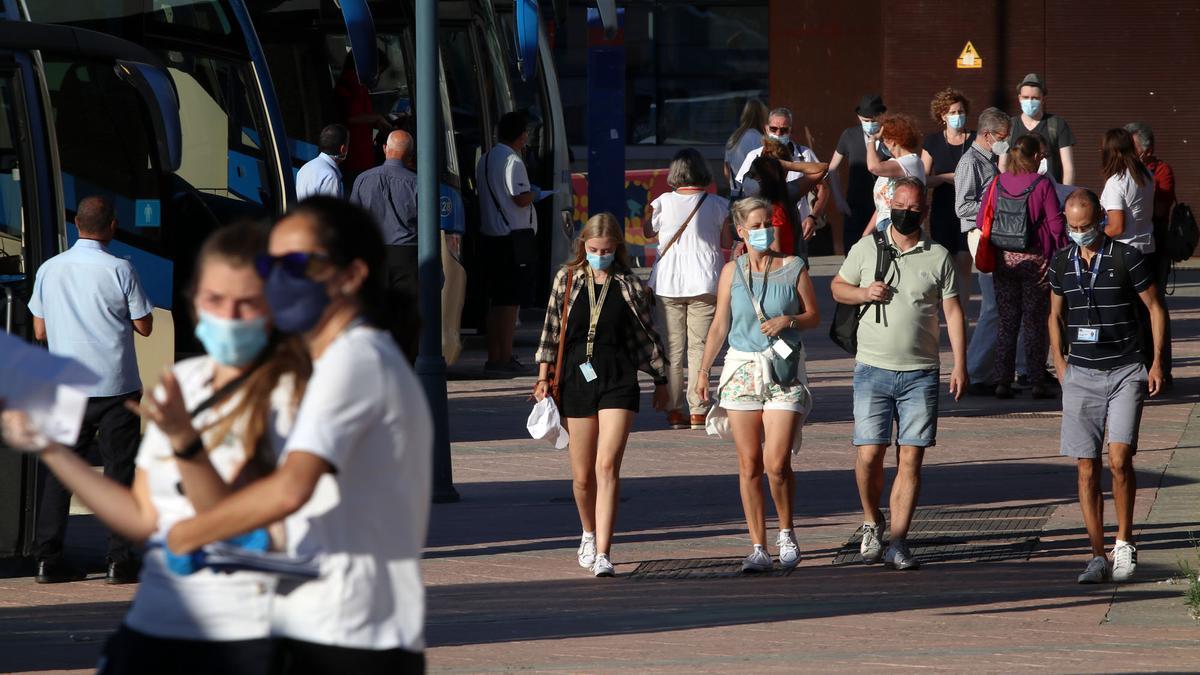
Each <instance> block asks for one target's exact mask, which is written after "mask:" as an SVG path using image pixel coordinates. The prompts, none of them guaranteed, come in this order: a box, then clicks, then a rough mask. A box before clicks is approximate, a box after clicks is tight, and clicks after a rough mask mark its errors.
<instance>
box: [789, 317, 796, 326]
mask: <svg viewBox="0 0 1200 675" xmlns="http://www.w3.org/2000/svg"><path fill="white" fill-rule="evenodd" d="M795 327H796V317H794V316H793V317H791V318H789V319H788V328H795Z"/></svg>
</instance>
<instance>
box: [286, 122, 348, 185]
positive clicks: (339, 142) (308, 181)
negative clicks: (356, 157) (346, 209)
mask: <svg viewBox="0 0 1200 675" xmlns="http://www.w3.org/2000/svg"><path fill="white" fill-rule="evenodd" d="M317 149H318V150H320V152H319V153H318V154H317V156H316V157H314V158H313V159H311V160H309V161H308V162H306V163H305V164H304V166H302V167H300V171H299V172H298V173H296V199H297V200H298V201H303V200H305V199H307V198H309V197H312V196H314V195H328V196H330V197H337V198H339V199H340V198H342V197H344V196H345V188H344V186H343V185H342V170H341V169H340V168H338V165H339V164H341V163H342V162H344V161H346V156H347V155H348V154H349V152H350V132H349V131H347V130H346V127H344V126H342V125H340V124H330V125H329V126H327V127H325V128H324V129H322V130H321V138H320V140H318V141H317Z"/></svg>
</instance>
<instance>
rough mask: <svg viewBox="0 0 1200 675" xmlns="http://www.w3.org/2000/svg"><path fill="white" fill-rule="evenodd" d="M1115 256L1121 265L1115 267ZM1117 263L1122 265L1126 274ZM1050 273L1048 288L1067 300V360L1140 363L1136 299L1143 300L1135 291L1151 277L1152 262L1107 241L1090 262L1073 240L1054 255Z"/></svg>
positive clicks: (1101, 366)
mask: <svg viewBox="0 0 1200 675" xmlns="http://www.w3.org/2000/svg"><path fill="white" fill-rule="evenodd" d="M1118 255H1119V256H1121V262H1122V263H1124V264H1123V265H1118V263H1117V261H1116V256H1118ZM1096 266H1098V267H1097V269H1095V270H1093V269H1092V268H1093V267H1096ZM1120 267H1123V268H1124V270H1125V272H1124V274H1122V271H1121V269H1120ZM1093 273H1095V274H1096V277H1095V280H1094V282H1093V279H1092V276H1093ZM1049 277H1050V288H1051V289H1052V290H1053V291H1054V292H1055V294H1057V295H1059V296H1062V298H1063V299H1064V300H1065V301H1066V304H1067V312H1066V319H1067V335H1066V339H1067V340H1068V341H1069V343H1070V354H1069V355H1068V357H1067V361H1068V362H1069V363H1071V364H1072V365H1076V366H1082V367H1084V368H1093V369H1096V370H1111V369H1113V368H1118V367H1120V366H1126V365H1130V364H1134V363H1139V362H1141V360H1142V352H1141V340H1140V339H1139V335H1140V333H1139V330H1138V318H1137V308H1136V307H1135V306H1134V303H1135V302H1141V299H1140V298H1138V295H1137V294H1138V293H1141V292H1142V291H1144V290H1146V288H1147V287H1149V286H1150V284H1151V283H1152V282H1153V281H1154V278H1153V271H1152V270H1151V269H1150V265H1149V264H1147V263H1146V261H1145V258H1144V257H1143V256H1142V254H1141V253H1140V252H1139V251H1138V250H1137V249H1135V248H1133V247H1132V246H1129V245H1128V244H1122V243H1120V242H1115V241H1113V240H1111V239H1108V240H1107V241H1105V242H1104V244H1103V245H1102V246H1101V247H1100V251H1099V252H1097V254H1096V255H1095V256H1093V257H1092V262H1091V264H1090V265H1089V264H1088V262H1087V261H1086V260H1084V259H1083V258H1081V257H1080V256H1079V247H1078V246H1075V245H1074V244H1072V245H1070V246H1067V247H1066V248H1063V249H1062V250H1060V251H1059V252H1058V253H1057V254H1055V256H1054V261H1053V262H1052V263H1051V264H1050V273H1049ZM1089 289H1090V291H1089ZM1081 329H1082V330H1081ZM1093 330H1098V333H1096V334H1095V335H1094V337H1095V340H1090V339H1087V338H1088V337H1091V336H1090V335H1089V334H1091V333H1092V331H1093ZM1081 337H1082V338H1084V339H1083V340H1081V339H1080V338H1081Z"/></svg>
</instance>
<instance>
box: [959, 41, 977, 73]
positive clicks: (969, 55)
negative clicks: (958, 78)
mask: <svg viewBox="0 0 1200 675" xmlns="http://www.w3.org/2000/svg"><path fill="white" fill-rule="evenodd" d="M954 63H955V65H957V66H958V67H959V68H982V67H983V59H981V58H979V52H978V51H976V49H975V45H973V44H971V42H970V40H968V41H967V46H966V47H963V50H962V53H961V54H959V55H958V60H957V61H955V62H954Z"/></svg>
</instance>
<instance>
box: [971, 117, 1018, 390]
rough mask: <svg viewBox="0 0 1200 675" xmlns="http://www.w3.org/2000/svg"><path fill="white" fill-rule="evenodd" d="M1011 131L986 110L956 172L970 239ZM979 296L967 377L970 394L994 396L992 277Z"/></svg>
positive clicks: (985, 277) (983, 278) (984, 277)
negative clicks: (969, 382)
mask: <svg viewBox="0 0 1200 675" xmlns="http://www.w3.org/2000/svg"><path fill="white" fill-rule="evenodd" d="M1010 127H1011V124H1010V122H1009V118H1008V115H1007V114H1005V112H1004V111H1003V110H1000V109H999V108H988V109H987V110H984V111H983V112H982V113H981V114H980V115H979V127H978V131H977V132H976V135H975V142H974V143H972V144H971V148H970V149H969V150H967V152H966V153H964V154H963V156H962V159H960V160H959V162H958V167H957V168H955V170H954V210H955V211H956V212H957V213H958V218H959V221H960V223H961V225H960V226H961V228H962V231H963V233H965V234H966V235H967V237H968V238H969V239H970V238H975V237H978V236H979V228H978V227H977V226H976V224H975V218H976V216H978V215H979V208H980V205H981V204H982V200H983V193H984V192H985V191H986V190H987V187H988V185H990V184H991V182H992V179H994V178H995V177H996V174H997V173H998V171H999V169H997V168H996V160H997V155H999V154H1001V153H1003V152H1005V151H1006V150H1007V149H1008V134H1009V129H1010ZM972 248H973V247H972ZM979 292H980V295H981V296H982V297H983V302H982V303H981V304H980V306H979V319H978V320H977V321H976V322H975V331H974V332H972V333H971V343H970V344H969V345H968V347H967V374H968V376H969V377H970V380H971V386H970V393H972V394H976V395H980V396H982V395H989V396H990V395H991V394H992V393H993V392H995V384H996V383H992V384H988V382H987V380H988V378H989V377H990V376H991V372H992V361H993V360H994V359H995V356H996V336H997V335H998V334H999V332H1000V326H999V320H1000V317H999V314H998V313H997V311H996V290H995V286H994V285H993V283H992V275H991V274H985V273H983V272H980V273H979ZM966 301H967V298H962V303H963V308H964V310H965V309H966ZM1023 353H1024V352H1023V351H1022V350H1020V349H1018V350H1017V355H1018V359H1019V360H1018V363H1017V369H1018V370H1019V371H1021V372H1024V370H1025V364H1023V363H1021V362H1020V359H1021V358H1022V356H1021V354H1023Z"/></svg>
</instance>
